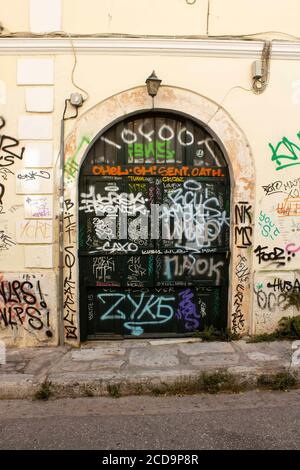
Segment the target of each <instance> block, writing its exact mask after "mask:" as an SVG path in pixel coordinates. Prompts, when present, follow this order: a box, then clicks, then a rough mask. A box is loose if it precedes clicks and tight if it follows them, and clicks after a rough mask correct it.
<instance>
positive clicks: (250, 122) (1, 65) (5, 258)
mask: <svg viewBox="0 0 300 470" xmlns="http://www.w3.org/2000/svg"><path fill="white" fill-rule="evenodd" d="M28 4H29V3H28V1H27V0H11V1H10V2H7V1H6V0H0V21H1V23H2V25H3V26H4V27H6V28H7V29H9V30H10V31H24V30H25V31H26V30H28V29H29V22H28V18H29V15H28ZM209 4H210V5H209V7H210V8H209V12H210V16H209V33H210V34H211V35H212V34H246V33H254V32H259V31H271V30H272V31H275V30H276V31H279V30H280V31H282V32H286V33H290V34H297V27H298V26H297V22H298V18H299V13H300V4H299V2H298V1H296V0H288V1H284V2H283V1H279V0H275V1H274V0H273V1H271V0H263V1H259V0H252V1H251V2H250V1H247V0H210V2H209ZM207 9H208V1H207V0H196V2H195V3H194V4H192V5H188V4H187V2H186V1H185V0H164V1H158V0H157V1H153V0H152V1H148V0H144V1H142V0H130V1H127V0H126V1H125V0H119V1H117V0H115V1H113V0H110V1H109V0H103V1H101V2H99V1H96V0H85V1H83V0H63V2H62V30H64V31H68V32H70V33H78V34H80V33H85V34H87V33H128V34H145V35H147V34H168V35H179V34H190V35H193V34H199V35H204V34H206V28H207ZM20 57H21V55H20V56H4V55H1V50H0V80H1V81H2V82H3V83H4V84H5V88H6V92H3V96H2V100H1V99H0V116H3V117H4V118H5V120H6V126H5V134H6V135H10V136H13V137H15V138H17V135H18V118H19V116H20V115H26V114H27V115H28V114H31V113H28V112H26V110H25V89H26V86H20V85H17V83H16V73H17V72H16V70H17V60H18V58H20ZM22 57H23V56H22ZM32 57H34V58H37V57H39V56H36V55H34V56H32ZM252 62H253V59H252V58H243V59H241V58H215V57H195V56H191V57H183V56H175V55H172V56H171V55H167V54H164V55H161V54H156V55H154V54H147V53H143V52H141V53H140V54H139V55H134V54H129V53H127V54H126V53H124V54H122V55H121V54H115V53H111V54H107V53H106V54H101V53H97V54H91V53H89V54H83V53H80V52H79V53H77V68H76V71H75V80H76V82H77V83H78V85H79V86H80V87H81V88H84V89H85V90H87V91H88V93H89V100H88V101H87V102H86V103H85V104H84V106H83V107H82V108H81V109H80V110H79V113H80V114H82V113H85V112H88V110H89V109H90V108H92V107H93V106H94V105H96V104H97V103H99V102H100V101H102V100H105V99H107V98H108V97H110V96H112V95H114V94H116V93H119V92H120V91H123V90H127V89H130V88H133V87H137V86H140V85H143V84H144V82H145V79H146V78H147V76H148V75H149V74H150V73H151V72H152V70H153V69H154V70H155V71H156V73H157V75H158V76H159V77H160V78H161V79H162V81H163V84H165V85H169V86H174V87H182V88H184V89H187V90H191V91H193V92H196V93H199V94H201V95H203V96H205V97H207V98H209V99H210V100H213V101H215V102H216V103H217V104H219V105H222V106H223V107H224V108H225V109H226V111H227V112H228V113H229V114H230V115H231V116H232V118H233V119H234V121H235V122H236V123H237V124H238V125H239V126H240V128H241V129H242V131H243V132H244V133H245V135H246V138H247V139H248V141H249V145H250V148H251V151H252V153H253V156H254V161H255V167H256V177H257V182H256V183H257V185H256V207H255V215H254V219H255V220H254V222H255V232H254V242H253V247H254V248H256V247H257V246H258V245H261V246H267V247H268V250H272V249H273V248H274V247H281V248H285V247H286V246H287V245H288V244H289V243H294V244H295V245H294V246H295V247H297V246H299V245H300V216H286V217H283V216H281V215H280V214H278V205H280V204H283V203H284V200H285V198H286V197H287V194H286V192H279V193H277V194H269V195H266V190H265V189H263V186H268V185H270V184H271V183H272V182H274V181H278V180H279V181H281V182H282V185H284V184H287V183H288V181H295V180H296V179H297V178H300V166H298V165H296V166H291V167H289V168H286V169H282V170H279V171H278V170H276V168H277V167H276V163H275V162H274V161H272V152H271V149H270V148H269V145H268V144H269V143H271V144H272V145H273V146H274V147H276V146H277V145H278V144H279V143H280V142H281V140H282V138H283V137H284V136H285V137H287V138H288V139H289V140H290V141H291V142H293V143H295V145H299V147H300V140H299V138H298V137H297V133H298V132H299V131H300V129H299V111H300V71H299V70H300V69H299V61H297V60H278V59H277V60H271V69H270V72H271V73H270V81H269V85H268V87H267V89H266V91H265V92H264V93H263V94H262V95H255V94H254V93H253V92H252V91H251V90H249V91H246V90H244V89H241V88H237V87H244V88H245V89H250V88H251V64H252ZM54 63H55V81H54V85H53V87H54V92H55V99H54V103H55V107H54V112H53V113H50V115H51V116H52V117H53V123H54V127H53V130H54V133H53V145H54V152H53V153H54V161H55V158H57V155H58V150H59V133H60V119H61V117H62V112H63V108H64V100H65V99H66V98H68V97H69V96H70V93H71V92H74V91H77V90H76V89H75V88H74V86H73V85H72V83H71V71H72V67H73V64H74V57H73V54H72V53H71V52H70V53H69V54H58V55H56V56H55V57H54ZM34 114H37V115H39V113H34ZM73 125H74V122H73V121H69V122H68V123H67V126H66V134H68V133H69V132H71V131H72V128H73ZM99 130H100V129H99ZM3 132H4V129H2V130H1V131H0V133H3ZM22 145H25V146H26V142H20V146H22ZM294 149H295V151H296V154H297V157H296V158H297V159H298V158H299V162H300V150H298V148H296V147H294ZM283 150H284V149H283ZM247 164H248V162H245V166H246V165H247ZM22 168H23V162H22V161H17V160H16V163H15V164H14V165H13V166H12V167H9V169H11V170H12V171H13V172H14V173H15V172H16V171H17V170H19V169H22ZM57 181H58V180H57V178H56V186H55V187H54V192H53V199H54V202H55V203H56V206H55V207H56V212H55V214H54V217H53V222H54V230H55V239H54V241H55V246H56V251H55V259H54V267H53V269H44V270H43V269H42V270H41V269H38V268H36V269H32V270H30V273H31V274H32V273H35V272H36V273H38V272H41V271H42V272H43V273H48V275H49V276H50V277H51V276H52V273H53V272H55V273H57V266H58V250H57V246H58V245H57V240H58V221H57V217H58V204H57V200H58V199H57V198H58V196H57ZM0 183H2V184H5V195H4V198H3V200H4V205H3V207H4V213H1V214H0V230H2V231H5V232H6V233H8V235H9V236H10V237H11V238H12V240H14V241H15V239H16V222H17V221H18V220H20V219H22V218H24V208H23V207H22V203H23V196H21V195H16V193H15V175H9V176H8V179H7V180H4V179H3V178H2V179H1V176H0ZM8 183H9V184H8ZM282 187H283V186H282ZM295 188H296V189H297V188H298V189H299V191H300V185H299V184H298V183H295ZM295 194H296V193H295ZM13 207H15V209H14V210H13V209H12V208H13ZM261 211H262V213H264V214H266V217H269V219H270V220H271V221H272V223H273V224H274V226H275V227H277V228H278V230H279V232H280V233H279V235H277V236H274V239H272V238H271V237H270V236H265V234H266V230H267V229H266V228H265V229H264V228H263V225H265V224H262V221H261V220H260V217H262V215H261ZM299 214H300V212H299ZM267 231H268V230H267ZM299 257H300V252H299V254H296V255H295V256H294V257H292V258H291V261H289V262H288V263H286V265H285V266H284V267H283V268H282V270H283V271H284V272H286V271H288V273H287V274H285V273H283V274H282V276H283V278H285V276H287V277H286V279H287V278H289V279H290V278H291V279H292V278H295V277H297V276H298V275H299ZM253 263H254V266H253V268H254V274H253V285H254V288H255V290H256V292H258V291H259V290H260V289H261V288H259V287H257V286H258V285H263V288H264V289H265V288H266V284H267V282H269V281H268V280H264V279H269V278H271V279H273V278H274V276H276V275H277V274H276V271H278V268H276V267H275V268H274V265H273V266H272V267H268V265H267V263H264V262H262V263H261V264H259V262H258V257H257V256H253ZM0 266H1V269H0V271H1V273H5V272H8V273H11V272H18V273H24V272H28V268H26V267H25V265H24V245H22V244H17V243H16V244H15V245H11V246H10V247H9V249H5V250H4V249H3V250H0ZM43 279H44V278H43ZM43 282H44V281H43ZM45 289H46V290H47V286H46V285H45ZM257 289H258V290H257ZM267 292H269V291H267ZM46 294H47V295H48V296H49V300H51V301H50V304H51V305H56V304H55V302H56V300H57V293H56V292H53V290H52V291H51V292H50V291H49V292H48V291H47V292H46ZM276 295H277V294H276ZM268 296H269V293H267V297H268ZM264 302H265V300H264V298H262V294H261V295H260V294H257V293H254V296H253V311H254V323H253V325H255V327H253V331H256V332H260V331H269V330H271V329H273V328H274V327H275V326H276V322H277V320H278V319H279V318H280V317H281V316H283V314H285V312H283V310H282V309H281V307H280V305H279V306H278V305H277V304H276V302H277V300H276V299H275V300H274V297H273V296H271V307H272V309H273V310H272V311H271V314H270V313H269V314H268V315H266V313H265V309H262V308H261V306H262V305H263V304H264ZM294 313H295V312H294ZM54 318H55V319H54V323H53V331H54V332H55V334H54V336H53V337H52V339H51V341H52V344H53V342H54V343H55V342H57V331H58V323H57V316H56V312H55V313H54ZM43 334H44V333H43ZM4 337H5V339H7V335H6V334H5V335H4ZM0 338H1V330H0ZM44 339H45V338H44V337H43V341H44ZM7 341H8V340H7ZM16 341H17V340H16ZM37 341H38V340H37V339H36V336H34V337H32V336H28V338H27V337H25V339H24V338H22V344H24V342H25V343H26V342H27V344H36V342H37ZM51 341H50V344H51ZM12 343H13V344H14V339H12ZM20 344H21V343H20Z"/></svg>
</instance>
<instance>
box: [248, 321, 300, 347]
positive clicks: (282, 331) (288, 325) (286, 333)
mask: <svg viewBox="0 0 300 470" xmlns="http://www.w3.org/2000/svg"><path fill="white" fill-rule="evenodd" d="M299 338H300V315H296V316H295V317H282V318H281V319H280V320H279V322H278V327H277V329H276V330H275V331H273V333H269V334H268V333H263V334H261V335H254V336H252V337H251V338H250V339H249V340H248V341H247V342H248V343H260V342H262V341H279V340H284V339H299Z"/></svg>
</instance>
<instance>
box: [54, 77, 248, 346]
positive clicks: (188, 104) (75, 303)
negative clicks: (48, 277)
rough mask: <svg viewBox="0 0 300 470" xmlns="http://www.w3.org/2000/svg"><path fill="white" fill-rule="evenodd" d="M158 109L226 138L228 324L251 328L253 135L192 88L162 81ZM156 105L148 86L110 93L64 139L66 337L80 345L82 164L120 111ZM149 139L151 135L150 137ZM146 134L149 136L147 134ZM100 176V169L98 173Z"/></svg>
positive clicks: (84, 332) (237, 329) (126, 113)
mask: <svg viewBox="0 0 300 470" xmlns="http://www.w3.org/2000/svg"><path fill="white" fill-rule="evenodd" d="M155 110H157V111H159V110H169V111H170V112H171V113H175V114H176V116H178V115H181V116H190V117H191V120H195V121H196V123H204V125H207V126H208V130H209V134H210V135H213V136H214V137H215V136H217V140H218V142H222V149H224V150H225V151H224V155H225V156H226V157H227V164H228V169H229V173H230V177H231V201H230V207H231V211H230V213H231V217H230V263H229V286H228V305H227V307H228V318H227V326H228V327H229V328H230V329H231V330H232V331H234V332H237V333H241V334H247V333H248V332H249V331H250V332H251V329H252V322H253V317H252V314H251V312H252V310H251V301H252V294H251V292H252V290H251V287H252V276H253V272H252V255H251V253H252V233H253V225H254V216H253V214H254V195H255V166H254V161H253V156H252V154H251V151H250V147H249V144H248V141H247V139H246V137H245V135H244V133H243V132H242V130H241V129H240V127H239V126H238V125H237V124H236V123H235V121H234V120H233V119H232V118H231V116H230V115H229V114H228V113H227V112H226V111H225V110H224V109H223V108H222V107H221V106H220V105H217V104H216V103H214V102H213V101H212V100H210V99H209V98H207V97H204V96H201V95H200V94H198V93H195V92H193V91H191V90H187V89H183V88H178V87H171V86H161V87H160V89H159V93H158V94H157V96H156V97H155ZM150 111H153V101H152V99H151V97H149V95H148V93H147V89H146V87H145V86H140V87H136V88H133V89H130V90H126V91H123V92H121V93H119V94H117V95H114V96H111V97H110V98H107V99H105V100H104V101H101V102H99V103H98V104H96V105H95V106H94V107H92V108H90V109H88V110H87V111H86V113H84V114H82V116H81V117H80V118H79V119H78V120H77V121H76V125H75V127H74V128H73V130H72V132H71V133H70V134H69V136H68V138H67V139H66V143H65V175H64V184H65V191H64V282H63V287H64V302H63V314H64V318H63V319H64V322H63V326H64V332H65V340H66V343H69V344H72V345H78V343H79V342H80V338H86V337H87V328H86V327H85V326H84V325H83V327H82V325H81V322H80V320H82V319H80V315H79V291H80V282H79V281H80V279H79V262H78V249H79V245H80V243H79V241H80V239H81V237H82V234H81V233H80V232H79V230H78V227H79V212H80V211H79V210H78V199H79V198H78V191H79V176H80V168H81V166H82V165H83V162H84V161H85V158H86V156H87V153H88V152H89V150H90V148H92V147H93V145H94V143H95V142H96V141H97V140H98V139H99V130H101V129H102V130H103V131H102V132H105V131H106V130H108V129H110V128H111V126H112V123H117V122H119V121H120V119H121V116H123V119H124V117H129V116H133V115H137V114H138V113H141V112H150ZM145 139H146V138H145ZM146 140H147V139H146ZM98 176H99V175H98Z"/></svg>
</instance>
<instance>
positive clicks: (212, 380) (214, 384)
mask: <svg viewBox="0 0 300 470" xmlns="http://www.w3.org/2000/svg"><path fill="white" fill-rule="evenodd" d="M242 390H243V387H242V386H241V384H239V383H238V381H237V379H236V377H235V376H234V375H233V374H230V373H229V372H210V373H209V372H203V373H202V374H201V375H200V376H198V377H190V378H182V379H180V380H177V381H175V382H174V383H172V384H164V383H162V384H160V385H156V386H155V387H150V393H151V394H152V395H155V396H161V395H165V396H169V395H177V396H181V395H194V394H197V393H219V392H230V393H239V392H241V391H242Z"/></svg>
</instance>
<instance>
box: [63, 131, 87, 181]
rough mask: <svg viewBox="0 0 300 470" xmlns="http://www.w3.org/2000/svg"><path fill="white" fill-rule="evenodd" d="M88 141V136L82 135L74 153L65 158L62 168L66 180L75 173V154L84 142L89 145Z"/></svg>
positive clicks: (76, 167)
mask: <svg viewBox="0 0 300 470" xmlns="http://www.w3.org/2000/svg"><path fill="white" fill-rule="evenodd" d="M90 142H91V139H90V138H89V137H86V136H84V137H82V139H81V141H80V144H79V145H78V147H77V149H76V151H75V153H74V155H72V156H71V157H69V158H68V159H67V160H66V163H65V166H64V170H65V174H66V177H67V179H68V180H73V179H74V178H75V176H76V173H77V172H78V169H79V166H78V163H77V161H76V159H77V156H78V154H79V152H80V150H81V149H82V147H83V145H84V144H86V145H89V144H90Z"/></svg>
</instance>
